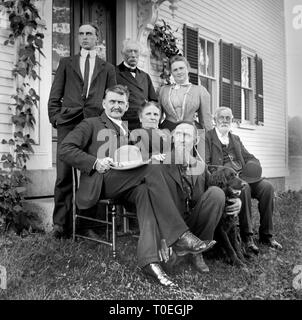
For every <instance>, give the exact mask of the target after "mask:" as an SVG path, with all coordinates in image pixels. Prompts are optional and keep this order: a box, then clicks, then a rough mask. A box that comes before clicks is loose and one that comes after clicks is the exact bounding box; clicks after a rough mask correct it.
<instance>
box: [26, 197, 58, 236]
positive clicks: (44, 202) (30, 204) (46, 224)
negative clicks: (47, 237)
mask: <svg viewBox="0 0 302 320" xmlns="http://www.w3.org/2000/svg"><path fill="white" fill-rule="evenodd" d="M24 208H25V209H26V210H28V211H30V212H33V213H34V214H35V215H36V216H37V217H38V222H35V223H34V227H36V228H37V229H40V230H43V231H45V232H50V231H51V230H52V226H53V222H52V213H53V209H54V199H53V198H42V199H31V200H25V201H24Z"/></svg>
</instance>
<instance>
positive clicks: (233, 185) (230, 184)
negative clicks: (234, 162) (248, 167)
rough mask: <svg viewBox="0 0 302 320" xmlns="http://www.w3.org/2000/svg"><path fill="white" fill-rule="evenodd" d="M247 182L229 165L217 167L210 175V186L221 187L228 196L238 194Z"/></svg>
mask: <svg viewBox="0 0 302 320" xmlns="http://www.w3.org/2000/svg"><path fill="white" fill-rule="evenodd" d="M245 185H246V182H245V181H243V180H242V179H240V178H239V177H238V174H237V173H236V171H235V170H234V169H232V168H229V167H223V166H220V167H217V169H216V170H215V171H214V172H212V174H211V176H210V177H209V181H208V186H216V187H219V188H221V189H222V190H223V191H224V193H225V194H226V196H236V195H237V196H238V195H240V192H241V190H242V188H243V187H244V186H245Z"/></svg>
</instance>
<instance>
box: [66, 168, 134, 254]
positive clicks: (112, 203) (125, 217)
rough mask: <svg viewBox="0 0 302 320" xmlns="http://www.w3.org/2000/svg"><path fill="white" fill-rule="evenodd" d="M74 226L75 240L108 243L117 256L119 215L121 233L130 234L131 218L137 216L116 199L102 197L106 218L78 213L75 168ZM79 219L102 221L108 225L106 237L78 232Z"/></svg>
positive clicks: (77, 183)
mask: <svg viewBox="0 0 302 320" xmlns="http://www.w3.org/2000/svg"><path fill="white" fill-rule="evenodd" d="M72 173H73V228H72V239H73V241H75V239H76V238H84V239H87V240H91V241H96V242H99V243H102V244H106V245H109V246H111V247H112V256H113V258H116V238H117V216H120V217H121V219H122V227H123V230H122V232H121V233H120V234H119V235H128V234H133V232H131V230H130V229H129V219H133V218H136V214H135V213H133V212H129V211H127V210H126V209H125V207H124V206H123V204H122V203H121V202H120V201H119V200H116V199H100V200H99V202H98V203H99V204H102V205H105V208H106V210H105V219H98V218H90V217H87V216H83V215H80V214H78V211H77V208H76V203H75V194H76V190H77V188H78V185H79V176H80V172H79V170H77V169H75V168H73V169H72ZM77 219H84V220H88V221H93V222H96V223H101V224H104V225H105V226H106V232H105V239H104V240H102V239H95V238H91V237H88V236H84V235H81V234H78V233H76V222H77Z"/></svg>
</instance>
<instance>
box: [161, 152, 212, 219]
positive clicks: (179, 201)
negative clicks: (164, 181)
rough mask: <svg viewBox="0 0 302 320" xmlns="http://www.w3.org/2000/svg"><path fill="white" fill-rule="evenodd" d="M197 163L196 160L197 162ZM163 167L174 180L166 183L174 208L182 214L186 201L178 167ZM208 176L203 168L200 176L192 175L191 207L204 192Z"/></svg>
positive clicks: (167, 165) (168, 165)
mask: <svg viewBox="0 0 302 320" xmlns="http://www.w3.org/2000/svg"><path fill="white" fill-rule="evenodd" d="M172 157H173V156H172ZM166 159H169V156H167V157H166ZM197 163H199V161H198V160H197ZM164 165H165V166H166V169H167V173H168V174H169V175H170V177H171V178H172V179H173V180H174V183H171V182H168V184H169V188H170V190H171V195H172V197H173V200H174V202H175V204H176V206H177V207H178V208H179V210H180V212H182V213H184V212H185V211H186V199H185V192H184V189H183V185H182V181H181V176H180V173H179V169H178V166H177V165H175V164H164ZM208 176H209V172H208V170H207V168H205V170H204V172H203V173H202V174H195V175H192V178H193V194H192V207H194V205H195V203H196V202H197V201H198V199H200V197H201V196H202V195H203V194H204V192H205V191H206V189H207V179H208Z"/></svg>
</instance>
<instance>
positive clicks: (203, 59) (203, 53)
mask: <svg viewBox="0 0 302 320" xmlns="http://www.w3.org/2000/svg"><path fill="white" fill-rule="evenodd" d="M199 43H200V54H199V68H200V72H201V73H202V74H204V75H206V42H205V40H204V39H199Z"/></svg>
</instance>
